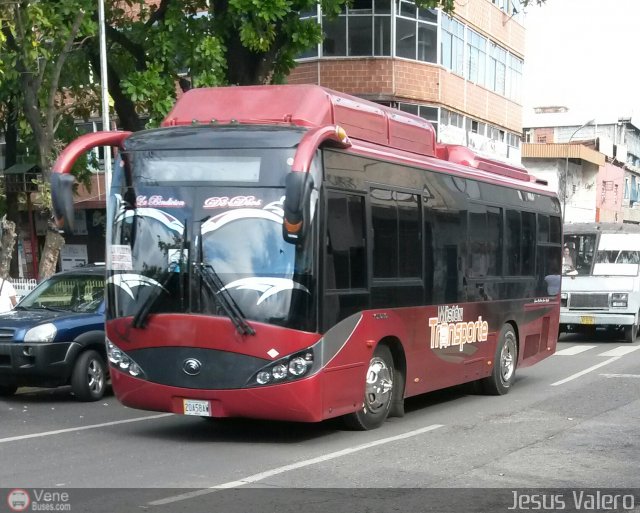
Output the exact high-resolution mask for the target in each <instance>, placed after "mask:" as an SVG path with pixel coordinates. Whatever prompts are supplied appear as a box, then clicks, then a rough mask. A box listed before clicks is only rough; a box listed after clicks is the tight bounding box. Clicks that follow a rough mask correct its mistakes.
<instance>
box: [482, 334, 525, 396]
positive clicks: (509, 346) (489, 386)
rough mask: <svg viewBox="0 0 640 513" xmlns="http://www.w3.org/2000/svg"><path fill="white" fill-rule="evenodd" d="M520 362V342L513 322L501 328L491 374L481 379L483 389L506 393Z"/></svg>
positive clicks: (491, 392)
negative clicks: (512, 324)
mask: <svg viewBox="0 0 640 513" xmlns="http://www.w3.org/2000/svg"><path fill="white" fill-rule="evenodd" d="M517 363H518V343H517V339H516V333H515V331H513V326H511V324H505V325H504V326H503V327H502V329H501V330H500V335H499V337H498V344H497V347H496V354H495V357H494V360H493V370H492V371H491V375H490V376H489V377H487V378H484V379H483V380H481V382H480V383H481V385H482V391H483V392H484V393H485V394H488V395H504V394H506V393H507V392H508V391H509V389H510V388H511V385H513V381H514V379H515V376H516V365H517Z"/></svg>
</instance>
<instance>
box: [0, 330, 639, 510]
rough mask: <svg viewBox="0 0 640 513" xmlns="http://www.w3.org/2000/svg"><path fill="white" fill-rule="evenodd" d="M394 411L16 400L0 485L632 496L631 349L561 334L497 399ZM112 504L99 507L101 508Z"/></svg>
mask: <svg viewBox="0 0 640 513" xmlns="http://www.w3.org/2000/svg"><path fill="white" fill-rule="evenodd" d="M406 410H407V413H406V416H405V417H404V418H401V419H397V418H394V419H390V420H389V421H387V422H386V423H385V424H384V425H383V426H382V427H381V428H380V429H377V430H374V431H369V432H350V431H346V430H344V429H342V427H341V426H340V424H339V423H338V422H336V421H330V422H325V423H322V424H294V423H280V422H262V421H260V422H258V421H248V420H226V421H222V422H211V421H205V420H202V419H200V418H192V417H184V416H173V415H166V414H158V413H153V412H144V411H138V410H132V409H128V408H125V407H123V406H122V405H120V404H119V403H118V402H117V400H116V399H115V398H114V397H113V396H107V398H106V399H105V400H103V401H99V402H97V403H79V402H76V401H74V400H73V397H72V396H71V393H70V391H69V389H67V388H61V389H57V390H54V391H50V390H41V389H37V390H36V389H22V390H20V391H19V392H18V394H17V395H16V396H15V397H12V398H10V399H4V400H0V488H7V489H12V488H16V487H18V488H26V489H34V488H37V487H43V488H61V489H62V488H65V489H67V488H71V489H76V488H91V489H94V488H100V489H107V488H118V489H121V488H130V489H135V488H145V489H148V490H146V491H145V492H144V493H143V496H141V495H140V494H138V496H136V497H135V500H134V502H136V501H137V503H140V506H139V507H142V509H143V510H146V509H149V510H153V509H154V508H156V509H158V511H182V510H183V508H182V505H183V504H188V503H190V501H193V500H194V498H195V500H203V498H205V497H207V498H209V499H210V498H211V496H213V495H214V492H215V491H216V490H217V488H220V487H221V488H225V489H229V490H241V489H242V490H243V489H245V488H260V489H268V490H283V489H289V488H317V489H350V490H352V492H350V493H351V494H353V493H354V492H353V489H354V488H357V489H358V488H362V489H366V488H425V487H427V488H485V487H488V488H501V489H509V488H525V487H533V488H556V487H562V488H565V487H568V488H640V436H638V434H639V430H640V428H639V427H638V426H640V340H639V341H636V342H635V343H634V344H626V343H624V341H623V340H621V339H615V338H613V337H604V336H603V337H599V338H598V339H589V340H587V339H584V338H582V337H580V336H578V335H565V336H563V338H561V341H560V343H559V346H558V352H557V354H556V355H554V356H552V357H550V358H548V359H547V360H545V361H544V362H542V363H540V364H538V365H536V366H534V367H530V368H526V369H519V370H518V372H517V382H516V384H515V386H514V388H513V389H512V390H511V391H510V392H509V394H508V395H506V396H502V397H489V396H483V395H479V394H475V393H473V390H471V389H470V387H458V388H454V389H449V390H445V391H441V392H436V393H432V394H427V395H424V396H421V397H418V398H412V399H410V400H408V401H407V407H406ZM212 487H214V488H212ZM216 487H217V488H216ZM186 489H189V490H190V491H189V494H187V495H185V493H187V491H186ZM194 491H195V493H194ZM123 493H124V492H122V491H121V492H120V493H119V495H112V494H107V493H106V492H105V494H104V496H103V497H102V499H101V502H102V504H103V505H108V506H109V507H110V508H111V511H113V510H114V507H115V506H117V505H118V504H119V502H118V501H120V500H124V499H123V498H122V497H124V495H122V494H123ZM132 493H133V492H132ZM333 493H339V492H336V491H334V492H333ZM125 495H126V494H125ZM350 496H353V495H350ZM370 496H371V495H367V497H370ZM403 497H405V498H406V497H409V496H408V495H406V494H405V495H403ZM342 498H343V497H342ZM216 500H218V499H216ZM415 500H416V501H418V502H419V501H420V500H422V499H421V498H419V497H415ZM261 501H262V503H264V500H263V499H261ZM312 502H313V501H312ZM321 502H324V503H326V497H325V498H323V499H322V500H321ZM365 502H366V501H365ZM0 504H1V505H0V512H1V511H4V510H3V509H2V507H3V506H4V498H3V497H0ZM638 505H640V501H639V502H638ZM267 509H269V510H271V509H272V508H270V507H269V508H267ZM329 509H331V508H330V507H329ZM75 510H76V511H78V508H76V509H75ZM85 510H86V511H89V510H90V509H85ZM116 510H117V508H116ZM121 510H122V511H124V510H123V509H121ZM134 510H136V511H141V510H140V509H134ZM325 510H326V508H325ZM444 510H445V509H441V511H444ZM7 511H9V510H7ZM91 511H94V509H91ZM95 511H98V510H97V509H95Z"/></svg>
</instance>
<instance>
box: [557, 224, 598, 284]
mask: <svg viewBox="0 0 640 513" xmlns="http://www.w3.org/2000/svg"><path fill="white" fill-rule="evenodd" d="M595 249H596V234H595V233H586V234H565V236H564V245H563V248H562V274H564V275H567V276H588V275H590V274H591V267H592V264H593V260H594V254H595Z"/></svg>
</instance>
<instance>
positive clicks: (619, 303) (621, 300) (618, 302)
mask: <svg viewBox="0 0 640 513" xmlns="http://www.w3.org/2000/svg"><path fill="white" fill-rule="evenodd" d="M628 304H629V294H627V293H626V292H615V293H613V294H611V306H612V307H614V308H626V307H627V305H628Z"/></svg>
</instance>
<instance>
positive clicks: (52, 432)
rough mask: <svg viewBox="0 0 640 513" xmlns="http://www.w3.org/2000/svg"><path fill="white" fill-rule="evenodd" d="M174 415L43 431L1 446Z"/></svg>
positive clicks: (150, 416) (2, 441)
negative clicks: (19, 441) (30, 439)
mask: <svg viewBox="0 0 640 513" xmlns="http://www.w3.org/2000/svg"><path fill="white" fill-rule="evenodd" d="M170 415H173V413H161V414H160V415H149V416H147V417H136V418H135V419H126V420H114V421H112V422H103V423H102V424H91V425H89V426H78V427H73V428H67V429H56V430H55V431H43V432H42V433H33V434H31V435H20V436H10V437H9V438H0V444H4V443H7V442H17V441H18V440H28V439H29V438H41V437H44V436H53V435H60V434H63V433H72V432H74V431H86V430H87V429H97V428H101V427H107V426H117V425H118V424H129V423H131V422H140V421H143V420H152V419H160V418H162V417H169V416H170Z"/></svg>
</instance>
